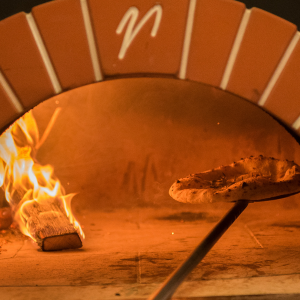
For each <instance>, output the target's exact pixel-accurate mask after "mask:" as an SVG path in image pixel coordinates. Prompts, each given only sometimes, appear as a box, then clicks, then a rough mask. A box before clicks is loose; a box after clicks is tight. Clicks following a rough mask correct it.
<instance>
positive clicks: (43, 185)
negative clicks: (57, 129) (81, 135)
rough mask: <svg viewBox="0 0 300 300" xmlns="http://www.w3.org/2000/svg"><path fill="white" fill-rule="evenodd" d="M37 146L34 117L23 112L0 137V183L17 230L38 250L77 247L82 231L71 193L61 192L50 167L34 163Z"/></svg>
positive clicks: (58, 182) (37, 139) (38, 144)
mask: <svg viewBox="0 0 300 300" xmlns="http://www.w3.org/2000/svg"><path fill="white" fill-rule="evenodd" d="M50 123H51V122H50ZM46 131H47V130H46ZM41 140H43V138H42V139H41ZM40 145H41V143H39V134H38V128H37V124H36V122H35V119H34V117H33V115H32V113H31V112H30V113H27V114H25V115H24V116H23V117H22V118H21V119H20V120H18V121H17V122H16V123H14V124H13V125H12V126H11V127H10V128H9V130H8V131H6V132H5V133H4V134H3V135H2V136H1V137H0V186H1V187H2V189H3V190H4V192H5V197H6V200H7V201H8V202H9V204H10V206H11V208H12V210H13V212H14V214H15V219H16V220H17V222H18V224H19V226H20V229H21V231H22V232H23V233H24V234H26V235H28V236H30V237H31V238H32V239H33V240H35V241H36V243H37V244H38V245H39V246H40V247H41V248H42V250H44V251H51V250H63V249H75V248H80V247H82V239H81V238H84V234H83V232H82V230H81V227H80V225H79V223H78V222H77V221H76V220H75V218H74V216H73V215H72V211H71V199H72V197H73V195H66V194H65V191H64V188H63V187H62V185H61V183H60V181H59V180H58V178H57V177H56V176H55V175H54V170H53V167H52V166H50V165H46V166H42V165H40V164H39V163H38V162H37V160H36V152H37V149H38V148H39V147H40Z"/></svg>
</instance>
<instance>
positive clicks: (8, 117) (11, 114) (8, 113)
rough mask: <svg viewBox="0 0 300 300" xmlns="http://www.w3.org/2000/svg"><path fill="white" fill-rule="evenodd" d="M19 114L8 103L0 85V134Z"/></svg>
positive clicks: (8, 100)
mask: <svg viewBox="0 0 300 300" xmlns="http://www.w3.org/2000/svg"><path fill="white" fill-rule="evenodd" d="M18 116H19V113H18V112H17V110H16V109H15V107H14V106H13V104H12V103H11V102H10V99H9V98H8V96H7V94H6V92H5V91H4V89H3V88H2V86H1V85H0V133H1V131H2V129H3V128H5V127H6V126H7V125H8V124H9V123H10V122H12V121H13V120H15V119H16V118H17V117H18Z"/></svg>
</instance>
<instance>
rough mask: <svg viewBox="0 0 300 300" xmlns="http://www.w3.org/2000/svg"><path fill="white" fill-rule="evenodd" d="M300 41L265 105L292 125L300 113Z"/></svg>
mask: <svg viewBox="0 0 300 300" xmlns="http://www.w3.org/2000/svg"><path fill="white" fill-rule="evenodd" d="M299 82H300V42H299V41H298V43H297V45H296V47H295V49H294V51H293V53H292V54H291V56H290V59H289V60H288V62H287V64H286V66H285V68H284V69H283V71H282V73H281V75H280V76H279V78H278V80H277V82H276V84H275V85H274V87H273V89H272V91H271V93H270V95H269V97H268V99H267V101H266V103H265V105H264V108H266V109H267V110H268V111H270V112H271V113H272V114H274V115H275V116H278V117H279V118H280V119H281V120H283V121H284V122H285V123H287V124H289V125H292V124H293V123H294V121H295V120H296V119H297V118H298V116H299V115H300V98H299V95H300V84H299Z"/></svg>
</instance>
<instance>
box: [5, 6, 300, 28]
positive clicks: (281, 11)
mask: <svg viewBox="0 0 300 300" xmlns="http://www.w3.org/2000/svg"><path fill="white" fill-rule="evenodd" d="M120 1H122V0H120ZM45 2H50V1H49V0H0V20H2V19H5V18H7V17H9V16H11V15H14V14H16V13H18V12H20V11H25V12H30V10H31V8H32V7H34V6H37V5H39V4H42V3H45ZM239 2H243V3H245V4H246V6H247V8H251V7H258V8H261V9H263V10H266V11H268V12H271V13H272V14H274V15H277V16H279V17H281V18H284V19H286V20H288V21H290V22H292V23H294V24H296V25H297V26H298V28H300V0H244V1H239Z"/></svg>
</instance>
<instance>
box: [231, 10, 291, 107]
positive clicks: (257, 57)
mask: <svg viewBox="0 0 300 300" xmlns="http://www.w3.org/2000/svg"><path fill="white" fill-rule="evenodd" d="M296 30H297V28H296V26H295V25H294V24H292V23H290V22H288V21H286V20H284V19H281V18H279V17H277V16H275V15H272V14H270V13H268V12H265V11H263V10H261V9H258V8H253V9H252V12H251V15H250V19H249V23H248V26H247V28H246V31H245V35H244V38H243V40H242V43H241V47H240V50H239V52H238V54H237V57H236V61H235V65H234V67H233V70H232V73H231V77H230V79H229V82H228V86H227V90H228V91H230V92H233V93H235V94H238V95H240V96H242V97H245V98H247V99H249V100H251V101H253V102H258V100H259V98H260V96H261V94H262V93H263V91H264V89H265V87H266V85H267V84H268V82H269V80H270V78H271V76H272V74H273V72H274V71H275V69H276V66H277V64H278V63H279V61H280V59H281V57H282V55H283V54H284V52H285V50H286V48H287V46H288V45H289V43H290V41H291V39H292V37H293V36H294V34H295V33H296Z"/></svg>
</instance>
